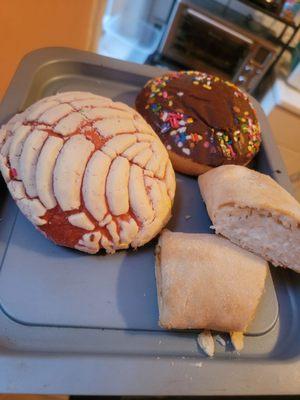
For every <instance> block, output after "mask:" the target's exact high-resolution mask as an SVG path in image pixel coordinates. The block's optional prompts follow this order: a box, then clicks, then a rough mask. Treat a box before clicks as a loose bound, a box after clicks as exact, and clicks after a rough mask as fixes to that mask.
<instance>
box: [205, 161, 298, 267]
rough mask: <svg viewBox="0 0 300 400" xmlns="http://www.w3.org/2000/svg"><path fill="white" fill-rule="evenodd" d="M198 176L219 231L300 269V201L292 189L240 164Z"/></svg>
mask: <svg viewBox="0 0 300 400" xmlns="http://www.w3.org/2000/svg"><path fill="white" fill-rule="evenodd" d="M198 182H199V186H200V190H201V194H202V197H203V200H204V201H205V204H206V207H207V211H208V214H209V216H210V219H211V220H212V223H213V228H214V229H215V231H216V233H219V234H221V235H222V236H225V237H227V238H228V239H230V240H231V241H232V242H233V243H236V244H237V245H239V246H241V247H243V248H245V249H247V250H250V251H253V252H254V253H256V254H258V255H260V256H262V257H263V258H265V259H266V260H268V261H270V262H271V263H272V264H274V265H279V266H282V267H288V268H291V269H293V270H294V271H296V272H298V273H300V204H299V202H298V201H297V200H296V199H295V198H294V197H293V196H292V195H291V194H290V193H288V192H287V191H286V190H285V189H283V188H282V187H281V186H280V185H279V184H278V183H277V182H276V181H274V180H273V179H272V178H271V177H270V176H268V175H264V174H261V173H259V172H257V171H254V170H252V169H249V168H245V167H242V166H237V165H224V166H222V167H219V168H215V169H214V170H211V171H209V172H207V173H206V174H204V175H201V176H200V177H199V179H198Z"/></svg>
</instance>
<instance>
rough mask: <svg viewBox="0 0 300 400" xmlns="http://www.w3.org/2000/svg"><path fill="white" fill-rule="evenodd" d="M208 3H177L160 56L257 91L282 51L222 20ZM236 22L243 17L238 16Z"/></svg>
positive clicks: (230, 22) (229, 20) (224, 19)
mask: <svg viewBox="0 0 300 400" xmlns="http://www.w3.org/2000/svg"><path fill="white" fill-rule="evenodd" d="M204 3H205V8H204V7H201V6H200V5H199V4H200V2H199V1H197V2H196V1H195V2H188V1H177V3H176V5H175V7H174V10H173V13H172V15H171V17H170V20H169V24H168V26H167V29H166V32H165V35H164V37H163V40H162V42H161V45H160V48H159V51H158V53H159V55H160V56H161V58H165V59H166V60H169V61H172V62H176V63H178V64H180V65H182V66H183V67H185V68H193V69H199V70H206V71H209V72H213V73H216V74H218V75H221V76H223V77H224V78H227V79H230V80H232V81H234V82H236V83H238V84H239V86H242V87H244V88H245V89H246V90H248V91H250V92H251V91H253V90H254V89H255V88H256V87H257V85H258V83H259V81H260V80H261V79H262V77H263V75H264V74H265V73H266V71H267V70H268V68H269V66H270V65H271V63H272V62H273V60H274V59H275V57H276V55H277V53H278V49H277V48H276V47H275V46H274V45H273V44H272V43H270V42H269V41H268V40H266V39H264V38H262V37H261V36H258V35H255V34H254V33H252V32H250V31H249V30H248V29H244V28H242V27H241V26H240V24H237V23H234V21H233V19H232V18H229V17H228V16H223V18H222V17H221V16H220V15H218V13H217V12H216V13H214V9H213V8H212V7H211V9H210V10H208V9H207V7H206V6H207V5H208V3H210V5H212V3H214V2H211V1H206V2H204ZM216 10H217V8H216ZM235 14H237V13H235ZM242 18H243V17H242ZM235 20H236V21H238V20H239V18H237V17H236V16H235ZM239 23H241V20H240V21H239Z"/></svg>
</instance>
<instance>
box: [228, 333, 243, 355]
mask: <svg viewBox="0 0 300 400" xmlns="http://www.w3.org/2000/svg"><path fill="white" fill-rule="evenodd" d="M230 340H231V343H232V346H233V347H234V350H235V351H237V352H240V351H242V350H243V348H244V334H243V332H230Z"/></svg>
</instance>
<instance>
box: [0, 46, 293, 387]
mask: <svg viewBox="0 0 300 400" xmlns="http://www.w3.org/2000/svg"><path fill="white" fill-rule="evenodd" d="M161 73H162V70H161V69H157V68H153V67H149V66H141V65H136V64H130V63H126V62H122V61H117V60H112V59H108V58H105V57H101V56H97V55H94V54H91V53H85V52H80V51H75V50H71V49H61V48H49V49H43V50H38V51H36V52H34V53H31V54H29V55H28V56H27V57H26V58H25V59H24V60H23V61H22V63H21V64H20V66H19V68H18V70H17V72H16V75H15V77H14V79H13V80H12V82H11V85H10V87H9V89H8V92H7V93H6V95H5V98H4V100H3V103H2V105H1V109H0V122H1V123H3V122H5V121H7V119H8V118H9V117H10V116H11V115H13V114H14V113H16V112H17V111H21V110H22V109H24V108H25V107H27V106H28V105H29V104H31V103H32V102H34V101H36V100H38V99H39V98H41V97H44V96H47V95H50V94H53V93H56V92H57V91H67V90H87V91H91V92H94V93H98V94H101V95H104V96H109V97H112V98H113V99H117V100H119V101H124V102H126V103H127V104H129V105H133V104H134V99H135V96H136V93H137V92H138V90H139V88H140V87H141V86H143V85H144V83H145V82H146V81H147V80H148V79H149V78H150V77H152V76H157V75H159V74H161ZM255 107H256V109H257V112H258V115H259V119H260V122H261V125H262V129H263V136H264V145H263V149H262V151H261V152H260V154H259V156H258V157H257V159H256V161H255V163H254V165H253V167H254V168H256V169H257V170H259V171H262V172H265V173H268V174H271V175H272V176H273V177H274V178H275V179H276V180H278V181H279V182H280V184H281V185H282V186H284V187H285V188H287V189H288V190H290V189H291V186H290V183H289V180H288V178H287V175H286V172H285V169H284V165H283V163H282V161H281V159H280V156H279V153H278V150H277V148H276V146H275V144H274V141H273V138H272V134H271V132H270V128H269V126H268V123H267V120H266V118H265V116H264V114H263V112H262V110H261V108H260V107H259V105H258V104H257V103H256V102H255ZM177 185H178V188H177V194H176V200H175V207H174V217H173V218H172V220H171V221H170V224H169V227H170V229H173V230H181V231H186V232H207V231H208V226H209V224H210V222H209V219H208V216H207V214H206V210H205V206H204V204H203V202H202V200H201V196H200V193H199V190H198V187H197V183H196V180H195V179H193V178H188V177H185V176H183V175H177ZM2 198H3V201H2V208H1V218H2V220H1V224H0V256H1V259H2V262H1V271H0V307H1V310H0V392H14V393H17V392H23V393H24V392H35V393H38V392H39V393H73V394H152V395H154V394H157V395H165V394H173V395H174V394H185V395H192V394H193V395H196V394H197V395H200V394H201V395H205V394H209V395H212V394H224V395H225V394H226V395H228V394H232V395H234V394H282V393H290V394H298V393H299V392H300V358H299V355H300V342H299V340H298V332H299V328H300V321H299V313H298V312H297V305H298V306H299V303H300V296H299V295H298V292H299V288H300V279H299V276H298V275H297V274H295V273H293V272H290V271H283V270H279V269H275V268H272V269H271V272H272V278H273V279H272V278H271V276H269V278H268V282H267V287H266V292H265V295H264V299H263V301H262V303H261V305H260V308H259V310H258V314H257V317H256V319H255V321H254V322H253V324H252V325H251V327H250V328H249V334H250V335H249V336H247V338H246V341H245V349H244V350H243V352H242V354H241V355H237V354H235V353H232V352H230V351H228V350H229V349H228V348H223V347H222V346H218V347H217V354H216V356H215V357H214V359H212V360H210V359H206V358H205V357H204V356H203V354H201V352H200V351H199V349H198V348H197V343H196V337H197V333H196V332H165V331H163V330H162V329H160V328H159V327H158V326H157V316H158V312H157V305H156V289H155V278H154V268H153V248H154V245H155V241H154V242H152V243H150V244H148V245H147V246H145V247H144V248H142V249H140V250H138V251H137V252H133V251H129V252H119V253H117V254H115V255H114V256H101V255H96V256H88V255H84V254H80V253H78V252H75V251H72V250H69V249H65V248H60V247H57V246H54V245H53V244H51V243H50V242H48V241H47V240H46V239H44V238H43V236H42V235H40V234H39V233H38V232H36V231H35V230H34V229H33V227H32V226H31V224H30V223H28V222H27V221H26V220H25V218H24V217H23V216H22V215H21V214H20V213H19V212H18V211H17V208H16V206H15V205H14V203H13V201H12V200H11V199H10V197H9V196H7V192H6V191H5V188H4V187H2ZM186 215H190V216H191V218H190V219H188V220H187V219H186V218H185V216H186ZM274 285H275V289H274ZM275 290H276V293H275ZM277 299H278V302H277ZM278 304H279V318H278ZM283 366H284V367H283Z"/></svg>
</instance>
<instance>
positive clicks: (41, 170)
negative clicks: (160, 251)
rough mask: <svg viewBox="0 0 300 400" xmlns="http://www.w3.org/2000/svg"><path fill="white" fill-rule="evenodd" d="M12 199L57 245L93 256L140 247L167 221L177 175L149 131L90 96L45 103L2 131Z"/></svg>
mask: <svg viewBox="0 0 300 400" xmlns="http://www.w3.org/2000/svg"><path fill="white" fill-rule="evenodd" d="M0 146H1V152H0V167H1V172H2V175H3V177H4V179H5V180H6V182H7V186H8V188H9V191H10V193H11V195H12V197H13V198H14V199H15V201H16V203H17V205H18V206H19V208H20V210H21V211H22V212H23V213H24V214H25V215H26V216H27V218H28V219H29V220H30V221H31V222H32V223H33V224H34V225H35V226H36V227H38V229H39V230H40V231H42V232H43V233H44V234H45V236H46V237H48V238H49V239H51V240H52V241H53V242H55V243H57V244H59V245H63V246H67V247H73V248H76V249H78V250H81V251H85V252H88V253H96V252H98V251H99V250H100V249H102V248H103V249H105V250H106V251H107V252H114V251H115V250H117V249H125V248H128V247H129V246H130V245H131V246H132V247H138V246H142V245H143V244H144V243H146V242H148V241H149V240H151V239H152V238H153V237H154V236H155V235H156V234H157V233H159V232H160V230H161V229H162V227H163V226H164V225H165V224H166V223H167V221H168V220H169V218H170V215H171V206H172V202H173V199H174V192H175V177H174V171H173V169H172V165H171V162H170V160H169V157H168V154H167V151H166V150H165V148H164V146H163V145H162V143H161V142H160V140H159V139H158V137H157V136H156V134H155V133H154V132H153V130H152V128H151V127H150V126H149V125H148V124H147V123H146V122H145V121H144V120H143V118H142V117H141V116H140V115H139V114H138V113H137V112H136V111H134V110H133V109H131V108H130V107H128V106H127V105H125V104H122V103H117V102H113V101H112V100H110V99H108V98H105V97H101V96H96V95H94V94H91V93H85V92H67V93H61V94H57V95H55V96H51V97H47V98H44V99H42V100H40V101H38V102H37V103H35V104H33V105H32V106H31V107H29V108H28V109H26V110H25V111H24V112H23V113H21V114H18V115H16V116H15V117H13V118H12V119H11V120H10V121H9V122H8V123H7V124H6V125H5V126H3V127H2V128H1V131H0Z"/></svg>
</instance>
